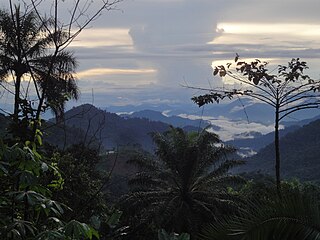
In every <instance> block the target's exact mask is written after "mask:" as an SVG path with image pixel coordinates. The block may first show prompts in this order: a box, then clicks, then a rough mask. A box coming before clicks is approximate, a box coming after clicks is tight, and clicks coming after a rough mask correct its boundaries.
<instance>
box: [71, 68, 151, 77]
mask: <svg viewBox="0 0 320 240" xmlns="http://www.w3.org/2000/svg"><path fill="white" fill-rule="evenodd" d="M155 73H157V70H155V69H120V68H93V69H89V70H85V71H81V72H78V73H77V77H78V78H89V77H97V76H105V75H136V74H155Z"/></svg>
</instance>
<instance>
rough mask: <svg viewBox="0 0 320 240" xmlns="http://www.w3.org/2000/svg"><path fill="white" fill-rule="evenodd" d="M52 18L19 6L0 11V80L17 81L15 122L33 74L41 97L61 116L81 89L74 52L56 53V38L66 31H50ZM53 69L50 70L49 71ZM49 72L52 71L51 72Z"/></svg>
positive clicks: (38, 94) (17, 120)
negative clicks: (24, 85) (26, 82)
mask: <svg viewBox="0 0 320 240" xmlns="http://www.w3.org/2000/svg"><path fill="white" fill-rule="evenodd" d="M50 22H52V19H48V20H46V22H45V23H44V22H43V20H41V21H40V19H39V18H38V16H37V14H36V13H35V12H34V11H29V12H21V11H20V7H19V6H15V8H14V9H12V11H11V12H10V11H5V10H0V34H1V38H0V80H1V81H5V80H10V78H13V80H14V110H13V114H12V117H13V121H14V124H15V125H16V126H19V123H18V122H19V118H20V117H21V114H23V113H22V112H23V111H22V110H23V106H22V105H23V104H26V101H24V100H26V99H27V94H30V93H29V92H26V93H25V96H22V94H23V93H22V89H21V87H22V81H23V79H24V78H27V77H30V78H31V79H32V81H33V83H34V86H35V90H36V94H37V96H38V98H39V99H38V100H39V101H40V100H41V98H43V99H45V100H46V103H47V104H46V106H47V107H51V109H52V110H53V111H54V112H55V114H56V116H57V117H58V118H59V117H61V116H62V112H63V109H64V103H65V101H66V100H67V99H68V98H75V99H77V98H78V88H77V85H76V83H75V78H74V76H73V73H74V70H75V68H76V66H77V63H76V60H75V58H74V57H73V54H72V53H71V52H68V51H65V50H64V51H60V52H58V53H57V54H55V55H54V54H53V53H52V46H53V44H54V39H55V40H57V38H59V41H63V37H64V34H63V33H61V32H60V33H58V32H57V33H56V34H57V36H52V35H51V34H48V33H47V32H46V29H45V27H44V26H45V24H46V26H48V25H49V24H50ZM49 68H50V71H49ZM48 73H49V74H48Z"/></svg>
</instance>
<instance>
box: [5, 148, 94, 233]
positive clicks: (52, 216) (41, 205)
mask: <svg viewBox="0 0 320 240" xmlns="http://www.w3.org/2000/svg"><path fill="white" fill-rule="evenodd" d="M49 171H50V172H52V173H53V175H55V176H56V178H55V179H53V180H52V181H51V182H50V183H49V184H47V185H44V184H43V183H42V181H41V180H42V177H43V175H44V174H45V173H46V172H49ZM0 181H1V187H0V215H1V220H0V238H1V239H80V238H83V239H93V236H95V237H96V238H99V235H98V233H97V231H95V230H94V229H93V228H92V227H90V226H88V225H87V224H85V223H80V222H78V221H76V220H70V221H67V222H65V221H63V214H64V212H65V209H67V208H68V207H67V206H65V205H64V204H62V203H59V202H57V201H54V200H52V199H51V196H52V190H53V189H59V188H61V183H62V182H63V180H62V179H61V175H60V174H59V170H58V169H57V168H56V167H55V166H54V165H52V164H50V163H49V162H47V161H46V159H45V158H44V157H43V156H42V155H40V154H39V153H38V152H37V151H36V148H35V146H33V147H31V148H30V147H29V146H20V145H19V144H16V145H14V146H12V147H9V146H7V145H5V144H3V143H2V142H1V143H0Z"/></svg>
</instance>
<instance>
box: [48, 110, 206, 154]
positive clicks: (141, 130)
mask: <svg viewBox="0 0 320 240" xmlns="http://www.w3.org/2000/svg"><path fill="white" fill-rule="evenodd" d="M162 116H163V117H164V118H163V119H164V120H165V119H166V118H167V117H166V116H164V115H162ZM163 119H159V120H157V119H156V118H154V119H153V120H150V119H148V118H147V117H144V116H141V115H140V116H139V117H132V116H130V117H129V116H126V117H121V116H118V115H117V114H115V113H109V112H106V111H103V110H100V109H98V108H96V107H94V106H93V105H90V104H84V105H81V106H79V107H74V108H72V109H71V110H69V111H67V112H66V113H65V123H66V125H67V126H68V128H69V129H72V132H73V137H72V138H73V139H77V140H79V141H80V140H81V141H82V142H84V143H92V142H96V143H98V142H101V144H102V147H104V148H105V149H113V148H116V147H122V146H137V147H141V148H143V149H144V150H147V151H153V150H154V144H153V142H152V138H151V133H152V132H164V131H166V130H168V129H169V127H170V125H173V126H179V127H182V128H184V129H185V130H187V131H198V130H199V126H200V125H199V123H198V122H197V121H192V120H188V119H186V121H185V124H183V122H182V121H183V118H179V117H174V118H171V121H172V122H170V120H168V121H166V122H167V123H165V122H162V121H161V120H163ZM179 121H180V122H179ZM191 123H192V125H191ZM189 124H190V125H189ZM197 125H198V127H195V126H197ZM62 130H63V129H62ZM60 131H61V128H60ZM61 134H63V131H62V132H60V133H59V134H56V133H54V131H52V132H51V134H49V138H50V142H55V143H58V142H59V141H60V140H59V139H61ZM67 134H70V132H68V133H67ZM67 138H68V136H67ZM69 140H71V139H70V138H68V141H69Z"/></svg>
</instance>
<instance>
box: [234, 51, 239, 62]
mask: <svg viewBox="0 0 320 240" xmlns="http://www.w3.org/2000/svg"><path fill="white" fill-rule="evenodd" d="M238 60H239V55H238V53H236V57H235V58H234V61H235V62H238Z"/></svg>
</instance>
